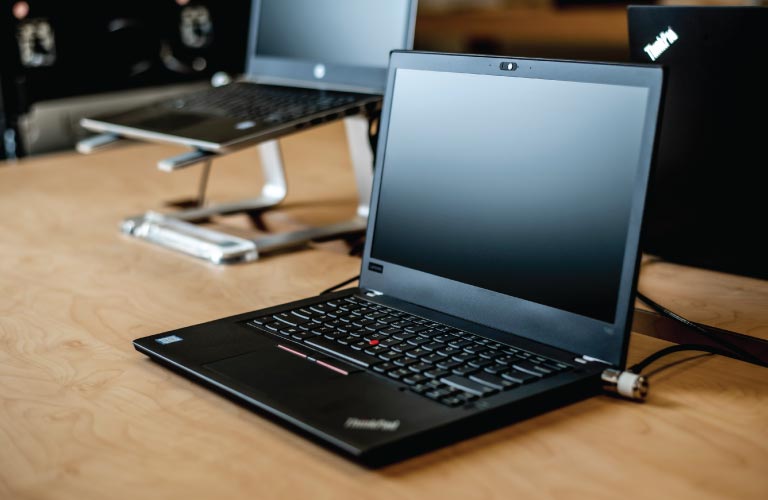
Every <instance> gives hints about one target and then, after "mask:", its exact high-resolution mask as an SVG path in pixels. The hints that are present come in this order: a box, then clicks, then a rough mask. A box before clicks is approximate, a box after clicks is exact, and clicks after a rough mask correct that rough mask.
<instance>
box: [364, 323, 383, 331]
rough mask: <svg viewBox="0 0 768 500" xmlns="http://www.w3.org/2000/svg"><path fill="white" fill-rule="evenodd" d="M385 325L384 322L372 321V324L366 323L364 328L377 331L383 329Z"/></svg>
mask: <svg viewBox="0 0 768 500" xmlns="http://www.w3.org/2000/svg"><path fill="white" fill-rule="evenodd" d="M386 327H387V325H385V324H384V323H374V324H372V325H366V327H365V329H366V330H368V331H371V332H378V331H379V330H384V329H385V328H386Z"/></svg>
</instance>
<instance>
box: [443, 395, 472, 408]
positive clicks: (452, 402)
mask: <svg viewBox="0 0 768 500" xmlns="http://www.w3.org/2000/svg"><path fill="white" fill-rule="evenodd" d="M440 402H441V403H443V404H444V405H446V406H450V407H452V408H453V407H456V406H462V405H464V404H466V403H467V402H466V401H465V400H464V398H457V397H456V396H448V397H447V398H443V399H441V400H440Z"/></svg>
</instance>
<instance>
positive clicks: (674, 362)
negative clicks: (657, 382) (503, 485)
mask: <svg viewBox="0 0 768 500" xmlns="http://www.w3.org/2000/svg"><path fill="white" fill-rule="evenodd" d="M709 356H714V354H713V353H711V352H705V353H702V354H697V355H695V356H691V357H690V358H683V359H678V360H677V361H672V362H670V363H667V364H666V365H662V366H660V367H658V368H656V369H655V370H652V371H650V372H648V373H646V374H645V378H647V379H650V378H651V377H653V376H654V375H656V374H657V373H661V372H663V371H665V370H668V369H669V368H672V367H674V366H677V365H681V364H683V363H687V362H689V361H694V360H697V359H701V358H708V357H709Z"/></svg>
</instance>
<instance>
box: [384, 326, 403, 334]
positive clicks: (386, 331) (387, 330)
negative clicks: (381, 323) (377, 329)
mask: <svg viewBox="0 0 768 500" xmlns="http://www.w3.org/2000/svg"><path fill="white" fill-rule="evenodd" d="M381 333H383V334H384V335H397V334H398V333H404V332H403V331H402V330H401V329H399V328H392V327H389V328H385V329H383V330H381Z"/></svg>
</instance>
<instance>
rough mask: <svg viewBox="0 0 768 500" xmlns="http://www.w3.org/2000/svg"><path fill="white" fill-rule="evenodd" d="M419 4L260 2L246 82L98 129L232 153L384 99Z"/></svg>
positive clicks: (126, 115)
mask: <svg viewBox="0 0 768 500" xmlns="http://www.w3.org/2000/svg"><path fill="white" fill-rule="evenodd" d="M416 6H417V0H253V4H252V12H251V25H250V34H249V47H248V56H247V62H246V68H247V70H246V74H245V76H244V77H243V78H242V80H240V81H238V82H235V83H232V84H230V85H226V86H223V87H216V88H211V89H206V90H202V91H200V92H197V93H192V94H188V95H183V96H179V97H178V98H175V99H170V100H165V101H162V102H158V103H156V104H152V105H148V106H142V107H139V108H136V109H132V110H129V111H126V112H120V113H113V114H109V115H103V116H96V117H92V118H85V119H83V120H82V121H81V125H82V126H83V127H85V128H87V129H89V130H92V131H95V132H102V133H114V134H117V135H120V136H124V137H131V138H136V139H143V140H156V141H162V142H171V143H177V144H183V145H186V146H191V147H194V148H197V149H202V150H206V151H213V152H226V151H228V150H233V149H237V148H241V147H244V146H247V145H250V144H255V143H258V142H262V141H265V140H268V139H273V138H275V137H279V136H281V135H285V134H287V133H289V132H292V131H295V130H297V129H301V128H306V127H309V126H312V125H316V124H319V123H323V122H326V121H329V120H334V119H338V118H341V117H344V116H348V115H352V114H357V113H359V112H361V111H364V110H365V109H366V107H376V106H377V105H378V104H379V103H380V102H381V94H383V92H384V87H385V85H386V76H387V62H388V57H389V52H390V51H391V50H393V49H409V48H411V47H412V46H413V30H414V23H415V18H416Z"/></svg>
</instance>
